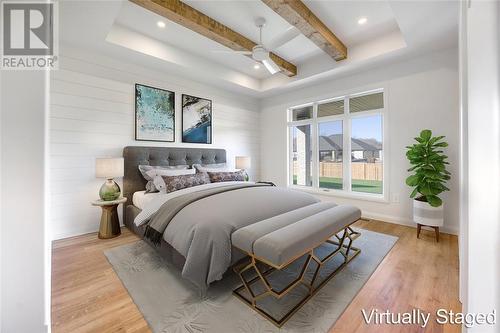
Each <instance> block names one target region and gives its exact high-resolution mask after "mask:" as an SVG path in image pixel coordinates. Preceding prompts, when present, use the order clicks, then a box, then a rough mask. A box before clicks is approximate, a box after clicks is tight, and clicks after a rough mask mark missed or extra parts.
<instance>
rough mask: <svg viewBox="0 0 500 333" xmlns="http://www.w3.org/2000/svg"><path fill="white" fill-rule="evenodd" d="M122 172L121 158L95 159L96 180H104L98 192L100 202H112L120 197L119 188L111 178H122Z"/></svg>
mask: <svg viewBox="0 0 500 333" xmlns="http://www.w3.org/2000/svg"><path fill="white" fill-rule="evenodd" d="M123 172H124V163H123V157H117V158H96V160H95V176H96V178H106V181H105V182H104V184H103V185H102V186H101V189H100V190H99V197H100V198H101V199H102V200H104V201H113V200H116V199H118V198H119V197H120V196H121V190H120V186H118V184H117V183H116V182H115V181H114V180H113V178H116V177H123Z"/></svg>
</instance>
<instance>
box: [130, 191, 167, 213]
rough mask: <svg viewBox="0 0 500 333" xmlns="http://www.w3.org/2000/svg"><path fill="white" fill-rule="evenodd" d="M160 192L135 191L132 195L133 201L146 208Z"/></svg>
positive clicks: (135, 204) (140, 207) (137, 205)
mask: <svg viewBox="0 0 500 333" xmlns="http://www.w3.org/2000/svg"><path fill="white" fill-rule="evenodd" d="M159 195H160V192H156V193H146V191H138V192H135V193H134V195H133V196H132V203H133V204H134V206H136V207H137V208H139V209H141V210H142V209H144V207H145V206H146V205H147V204H148V203H149V202H151V200H153V199H154V198H157V197H158V196H159Z"/></svg>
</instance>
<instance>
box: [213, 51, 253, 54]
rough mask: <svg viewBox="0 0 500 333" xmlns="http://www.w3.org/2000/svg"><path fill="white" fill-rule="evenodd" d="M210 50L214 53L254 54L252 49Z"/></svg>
mask: <svg viewBox="0 0 500 333" xmlns="http://www.w3.org/2000/svg"><path fill="white" fill-rule="evenodd" d="M210 52H212V53H232V54H243V55H252V51H234V50H211V51H210Z"/></svg>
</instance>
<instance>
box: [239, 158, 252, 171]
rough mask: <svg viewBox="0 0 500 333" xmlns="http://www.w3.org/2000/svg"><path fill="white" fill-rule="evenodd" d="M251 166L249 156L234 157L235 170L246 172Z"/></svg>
mask: <svg viewBox="0 0 500 333" xmlns="http://www.w3.org/2000/svg"><path fill="white" fill-rule="evenodd" d="M251 166H252V160H251V159H250V157H249V156H236V159H235V167H236V169H242V170H248V169H250V167H251Z"/></svg>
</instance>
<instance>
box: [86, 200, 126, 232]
mask: <svg viewBox="0 0 500 333" xmlns="http://www.w3.org/2000/svg"><path fill="white" fill-rule="evenodd" d="M125 202H127V198H119V199H116V200H113V201H103V200H95V201H92V205H93V206H100V207H101V208H102V215H101V225H100V227H99V238H101V239H108V238H113V237H116V236H119V235H120V234H121V230H120V221H119V220H118V211H117V209H116V208H117V207H118V205H119V204H122V203H125Z"/></svg>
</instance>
